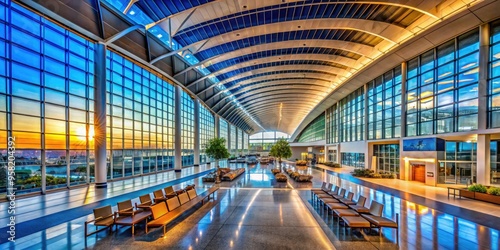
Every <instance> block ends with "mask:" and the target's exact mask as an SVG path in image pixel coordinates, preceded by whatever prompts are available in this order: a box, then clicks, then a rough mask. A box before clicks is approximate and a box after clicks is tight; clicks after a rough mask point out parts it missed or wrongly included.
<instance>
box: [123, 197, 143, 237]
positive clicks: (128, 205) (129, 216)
mask: <svg viewBox="0 0 500 250" xmlns="http://www.w3.org/2000/svg"><path fill="white" fill-rule="evenodd" d="M150 215H151V211H149V210H134V207H133V206H132V201H131V200H127V201H122V202H118V211H116V212H115V221H114V224H115V226H118V225H122V226H131V227H132V235H134V232H135V224H138V223H140V222H142V221H144V220H145V221H146V223H147V222H148V217H149V216H150Z"/></svg>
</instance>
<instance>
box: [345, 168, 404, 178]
mask: <svg viewBox="0 0 500 250" xmlns="http://www.w3.org/2000/svg"><path fill="white" fill-rule="evenodd" d="M352 175H353V176H356V177H365V178H386V179H394V178H396V175H395V174H393V173H390V172H387V173H386V172H380V173H375V171H373V170H370V169H366V168H361V169H359V168H358V169H354V171H353V172H352Z"/></svg>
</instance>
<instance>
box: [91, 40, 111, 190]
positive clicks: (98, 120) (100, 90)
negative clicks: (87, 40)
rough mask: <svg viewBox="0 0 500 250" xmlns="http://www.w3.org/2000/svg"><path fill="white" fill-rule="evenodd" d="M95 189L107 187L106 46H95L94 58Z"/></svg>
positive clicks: (100, 44) (99, 44)
mask: <svg viewBox="0 0 500 250" xmlns="http://www.w3.org/2000/svg"><path fill="white" fill-rule="evenodd" d="M94 60H95V63H94V67H95V69H94V72H95V74H94V85H95V88H94V111H95V112H94V154H95V187H96V188H105V187H107V185H108V184H107V178H106V171H107V166H106V149H107V146H106V46H105V45H104V44H102V43H98V44H96V47H95V56H94Z"/></svg>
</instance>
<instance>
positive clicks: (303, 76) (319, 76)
mask: <svg viewBox="0 0 500 250" xmlns="http://www.w3.org/2000/svg"><path fill="white" fill-rule="evenodd" d="M283 78H296V79H304V80H310V79H314V80H317V81H324V82H325V83H326V82H330V83H331V82H332V80H331V78H332V76H331V75H329V74H326V73H310V72H307V73H301V72H297V73H290V72H287V73H280V74H271V75H263V76H256V77H253V78H249V79H247V80H244V81H241V82H238V83H236V84H234V85H233V86H231V87H229V88H226V89H225V90H221V91H220V92H218V93H221V92H225V91H226V90H231V89H234V88H237V87H239V86H244V85H249V84H253V83H259V82H264V81H276V80H279V79H283ZM214 85H217V84H214ZM207 90H208V89H207V88H205V89H203V90H201V91H200V92H198V93H196V95H199V94H202V93H205V92H206V91H207Z"/></svg>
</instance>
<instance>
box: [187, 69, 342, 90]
mask: <svg viewBox="0 0 500 250" xmlns="http://www.w3.org/2000/svg"><path fill="white" fill-rule="evenodd" d="M285 70H297V71H298V70H312V71H317V72H324V73H326V74H330V76H329V77H330V81H335V80H336V79H337V77H339V76H345V75H346V74H348V73H350V72H348V71H347V70H344V69H340V68H336V67H331V66H324V65H310V64H297V65H280V66H274V67H266V68H260V69H256V70H251V71H246V72H243V73H239V74H237V75H234V76H232V77H229V78H226V79H224V80H222V81H220V82H219V83H217V84H213V85H210V86H208V87H206V88H205V91H206V90H209V89H212V88H214V87H216V86H221V85H225V84H227V83H230V82H233V81H236V80H238V79H241V78H244V77H251V76H254V75H258V74H264V73H270V72H276V71H285ZM331 74H334V75H335V76H333V75H331ZM195 83H196V81H195V82H193V83H190V84H188V85H187V86H186V87H190V86H192V85H193V84H195Z"/></svg>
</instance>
